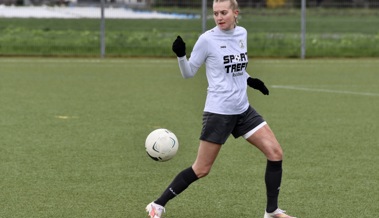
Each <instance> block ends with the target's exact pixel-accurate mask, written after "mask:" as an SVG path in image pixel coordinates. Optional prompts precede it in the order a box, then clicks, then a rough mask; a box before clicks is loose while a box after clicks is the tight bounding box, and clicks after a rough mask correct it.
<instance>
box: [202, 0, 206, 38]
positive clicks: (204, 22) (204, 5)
mask: <svg viewBox="0 0 379 218" xmlns="http://www.w3.org/2000/svg"><path fill="white" fill-rule="evenodd" d="M201 8H202V18H201V21H202V30H203V33H204V32H205V31H207V0H202V1H201Z"/></svg>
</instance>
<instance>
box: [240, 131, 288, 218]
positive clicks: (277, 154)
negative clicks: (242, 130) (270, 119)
mask: <svg viewBox="0 0 379 218" xmlns="http://www.w3.org/2000/svg"><path fill="white" fill-rule="evenodd" d="M246 140H247V141H248V142H250V143H251V144H253V145H254V146H256V147H257V148H258V149H259V150H261V151H262V153H263V154H264V155H265V156H266V158H267V165H266V173H265V183H266V191H267V205H266V211H265V215H264V218H276V217H278V218H279V217H282V218H295V217H292V216H289V215H287V214H285V211H283V210H281V209H279V207H278V196H279V190H280V184H281V181H282V160H283V150H282V148H281V146H280V144H279V142H278V140H277V139H276V137H275V135H274V133H273V132H272V130H271V128H270V127H269V125H268V124H266V125H263V126H262V127H260V128H259V129H258V130H256V132H254V134H252V135H251V136H249V137H248V138H247V139H246Z"/></svg>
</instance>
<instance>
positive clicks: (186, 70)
mask: <svg viewBox="0 0 379 218" xmlns="http://www.w3.org/2000/svg"><path fill="white" fill-rule="evenodd" d="M207 55H208V46H207V43H206V39H205V37H204V35H201V36H200V37H199V39H198V40H197V42H196V43H195V46H194V47H193V50H192V52H191V56H190V58H189V59H188V60H187V57H186V56H184V57H178V63H179V68H180V72H181V74H182V76H183V78H191V77H194V76H195V74H196V73H197V71H198V70H199V68H200V67H201V65H203V64H204V62H205V60H206V57H207Z"/></svg>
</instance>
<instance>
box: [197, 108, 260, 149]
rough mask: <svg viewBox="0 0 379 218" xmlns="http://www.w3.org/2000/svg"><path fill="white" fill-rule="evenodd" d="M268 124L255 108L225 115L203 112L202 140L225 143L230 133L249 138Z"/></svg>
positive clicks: (236, 136)
mask: <svg viewBox="0 0 379 218" xmlns="http://www.w3.org/2000/svg"><path fill="white" fill-rule="evenodd" d="M265 124H266V122H265V120H264V119H263V117H262V116H261V115H259V114H258V112H257V111H255V109H254V108H252V107H251V106H249V108H248V109H247V110H246V111H245V112H243V113H242V114H238V115H223V114H215V113H210V112H204V113H203V129H202V131H201V135H200V140H203V141H208V142H213V143H217V144H224V143H225V142H226V140H227V139H228V137H229V136H230V134H232V135H233V136H234V138H238V137H240V136H244V138H248V137H249V136H251V135H252V134H253V133H254V132H255V131H256V130H258V129H259V128H260V127H262V126H264V125H265Z"/></svg>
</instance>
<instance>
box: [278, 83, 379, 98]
mask: <svg viewBox="0 0 379 218" xmlns="http://www.w3.org/2000/svg"><path fill="white" fill-rule="evenodd" d="M271 87H272V88H274V89H291V90H299V91H307V92H326V93H337V94H348V95H363V96H379V94H378V93H371V92H352V91H339V90H330V89H314V88H303V87H296V86H282V85H273V86H271Z"/></svg>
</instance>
